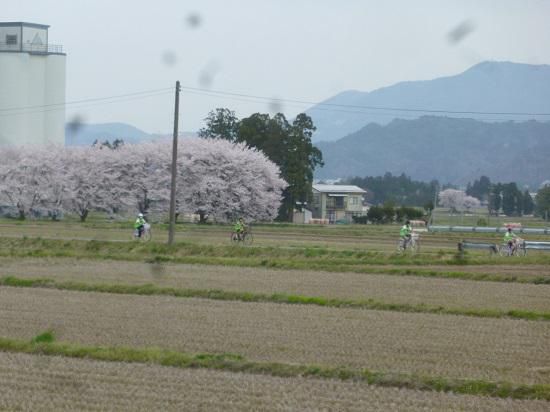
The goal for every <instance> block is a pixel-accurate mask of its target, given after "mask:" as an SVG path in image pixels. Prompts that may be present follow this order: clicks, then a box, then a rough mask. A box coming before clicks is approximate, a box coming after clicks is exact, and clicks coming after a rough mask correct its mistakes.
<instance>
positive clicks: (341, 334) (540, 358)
mask: <svg viewBox="0 0 550 412" xmlns="http://www.w3.org/2000/svg"><path fill="white" fill-rule="evenodd" d="M46 329H53V330H54V331H55V333H56V334H57V336H58V339H59V340H60V341H67V342H75V343H82V344H88V345H127V346H134V347H145V346H159V347H164V348H168V349H175V350H181V351H185V352H210V353H224V352H230V353H237V354H242V355H244V356H246V357H247V358H248V359H251V360H255V361H274V362H286V363H307V364H321V365H330V366H349V367H354V368H369V369H371V370H382V371H394V372H403V373H418V374H422V375H431V376H443V377H454V378H467V379H485V380H494V381H510V382H514V383H526V384H535V383H547V384H548V383H550V351H548V342H549V341H550V324H549V323H548V322H530V321H520V320H508V319H480V318H471V317H464V316H443V315H426V314H413V313H394V312H385V311H369V310H355V309H335V308H323V307H315V306H304V305H277V304H270V303H259V304H258V303H241V302H220V301H211V300H201V299H181V298H171V297H160V296H150V297H142V296H130V295H111V294H103V293H83V292H69V291H58V290H46V289H26V288H21V289H20V288H10V287H2V288H0V331H1V332H0V334H1V335H2V336H6V337H14V338H20V339H30V338H32V337H33V336H35V335H37V334H38V333H40V332H42V331H44V330H46Z"/></svg>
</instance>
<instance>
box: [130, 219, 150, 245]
mask: <svg viewBox="0 0 550 412" xmlns="http://www.w3.org/2000/svg"><path fill="white" fill-rule="evenodd" d="M152 238H153V233H152V232H151V225H150V224H149V223H145V224H144V225H143V232H142V233H141V237H140V236H139V232H138V230H137V229H135V230H134V232H133V233H132V239H133V240H139V241H142V242H149V241H150V240H151V239H152Z"/></svg>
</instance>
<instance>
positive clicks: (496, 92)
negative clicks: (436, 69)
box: [306, 62, 550, 142]
mask: <svg viewBox="0 0 550 412" xmlns="http://www.w3.org/2000/svg"><path fill="white" fill-rule="evenodd" d="M416 110H418V111H416ZM422 110H426V111H422ZM428 110H432V111H434V112H430V111H428ZM438 111H442V112H438ZM446 111H447V112H446ZM448 111H453V112H463V113H456V114H453V113H448ZM472 112H490V113H495V114H486V115H483V114H476V113H472ZM306 113H307V114H308V115H310V116H311V117H312V119H313V122H314V124H315V126H316V127H317V131H316V132H315V133H314V135H313V141H314V142H319V141H335V140H337V139H340V138H342V137H344V136H347V135H348V134H350V133H353V132H356V131H358V130H359V129H361V128H362V127H364V126H365V125H367V124H369V123H378V124H380V125H385V124H388V123H390V122H391V121H392V120H394V119H396V118H401V119H415V118H418V117H421V116H423V115H431V114H441V115H444V116H447V117H462V118H464V117H470V118H475V119H478V120H485V121H497V122H499V121H506V120H516V121H525V120H530V119H538V120H541V121H548V120H550V116H547V115H546V116H537V115H528V116H523V115H509V114H504V113H531V114H536V113H550V65H530V64H520V63H511V62H483V63H479V64H477V65H475V66H473V67H471V68H469V69H468V70H466V71H464V72H462V73H460V74H457V75H455V76H449V77H441V78H437V79H434V80H425V81H406V82H401V83H397V84H395V85H392V86H388V87H384V88H380V89H376V90H373V91H371V92H361V91H356V90H349V91H344V92H342V93H339V94H337V95H336V96H333V97H331V98H329V99H327V100H325V101H324V102H322V103H320V104H318V105H316V106H313V107H312V108H311V109H309V110H307V111H306Z"/></svg>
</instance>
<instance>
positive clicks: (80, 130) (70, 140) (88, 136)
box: [65, 123, 196, 146]
mask: <svg viewBox="0 0 550 412" xmlns="http://www.w3.org/2000/svg"><path fill="white" fill-rule="evenodd" d="M179 136H180V137H183V138H186V137H195V136H196V133H194V132H180V133H179ZM171 137H172V136H171V135H162V134H150V133H147V132H144V131H143V130H140V129H138V128H137V127H134V126H132V125H129V124H126V123H94V124H87V123H79V124H74V123H67V124H66V125H65V146H91V145H92V144H93V143H94V142H95V141H96V140H97V141H98V142H100V143H102V142H104V141H106V140H108V141H109V142H113V141H115V140H117V139H121V140H124V143H140V142H145V141H151V140H155V139H165V138H171Z"/></svg>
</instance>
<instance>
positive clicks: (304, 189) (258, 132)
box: [199, 109, 323, 220]
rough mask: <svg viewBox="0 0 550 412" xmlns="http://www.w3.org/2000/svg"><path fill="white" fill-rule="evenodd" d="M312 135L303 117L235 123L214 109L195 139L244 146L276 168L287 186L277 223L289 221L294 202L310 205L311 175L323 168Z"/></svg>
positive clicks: (249, 119)
mask: <svg viewBox="0 0 550 412" xmlns="http://www.w3.org/2000/svg"><path fill="white" fill-rule="evenodd" d="M314 131H315V126H314V125H313V121H312V120H311V118H310V117H309V116H308V115H306V114H304V113H301V114H299V115H298V116H296V119H295V120H294V121H293V122H292V124H290V123H289V122H288V121H287V119H286V118H285V116H284V115H283V114H282V113H278V114H276V115H274V116H273V117H270V115H269V114H265V113H254V114H252V115H251V116H249V117H247V118H244V119H241V120H238V119H237V118H236V117H235V114H234V112H232V111H230V110H229V109H216V111H215V112H210V114H209V115H208V117H207V118H206V127H205V128H203V129H201V131H200V133H199V135H200V136H201V137H216V136H221V137H223V138H227V140H231V141H236V142H244V143H246V144H247V145H248V146H249V147H253V148H256V149H258V150H261V151H262V152H264V153H265V155H266V156H267V157H268V158H269V159H270V160H271V161H272V162H274V163H275V164H276V165H278V166H279V168H280V169H281V177H283V178H284V179H285V180H286V182H287V183H288V187H287V188H286V189H285V190H284V191H283V203H282V205H281V208H280V209H279V216H278V219H279V220H290V219H292V211H293V209H294V206H295V203H296V202H301V203H304V202H310V201H311V196H312V184H313V171H314V170H315V168H316V167H317V166H322V165H323V157H322V154H321V151H320V150H319V149H317V148H316V147H315V146H313V144H312V142H311V137H312V135H313V132H314Z"/></svg>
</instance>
